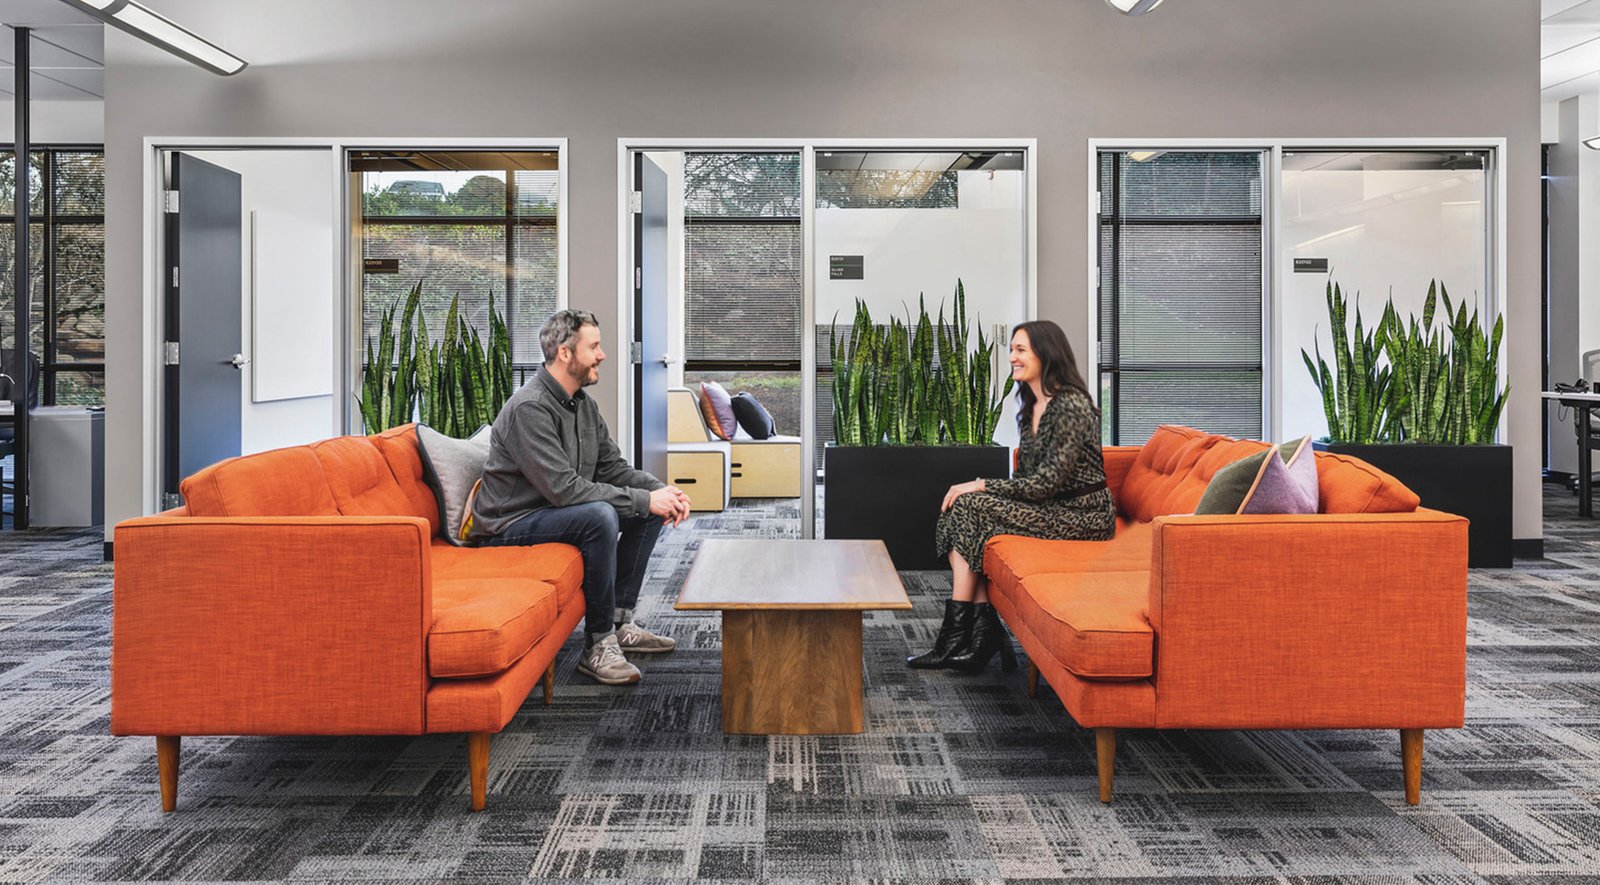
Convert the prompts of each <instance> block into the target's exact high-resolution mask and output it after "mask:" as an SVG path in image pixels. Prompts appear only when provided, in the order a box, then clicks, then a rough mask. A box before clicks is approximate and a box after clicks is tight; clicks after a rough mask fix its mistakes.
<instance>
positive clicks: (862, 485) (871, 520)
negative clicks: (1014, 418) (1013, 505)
mask: <svg viewBox="0 0 1600 885" xmlns="http://www.w3.org/2000/svg"><path fill="white" fill-rule="evenodd" d="M822 458H823V462H822V463H823V467H824V470H825V471H826V476H825V478H824V484H823V495H824V504H823V512H822V522H823V532H822V534H823V537H825V538H866V539H874V538H875V539H879V540H882V541H883V543H884V546H886V547H888V548H889V558H890V559H892V560H894V567H895V568H897V569H902V570H904V569H924V570H926V569H948V568H949V567H950V563H949V561H948V560H946V559H945V558H943V557H941V556H937V555H935V553H934V549H933V530H934V526H935V525H936V524H937V523H938V521H939V504H940V503H942V502H943V501H944V495H945V492H948V491H949V490H950V487H951V486H953V485H956V484H957V483H963V482H967V481H969V480H973V479H977V478H978V477H984V478H1004V477H1008V476H1010V475H1011V450H1010V449H1009V448H1007V447H1005V446H828V447H827V448H826V449H824V450H823V456H822Z"/></svg>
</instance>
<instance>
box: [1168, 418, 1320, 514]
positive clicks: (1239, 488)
mask: <svg viewBox="0 0 1600 885" xmlns="http://www.w3.org/2000/svg"><path fill="white" fill-rule="evenodd" d="M1309 445H1311V438H1310V437H1301V438H1300V439H1297V440H1295V441H1294V442H1286V443H1283V444H1282V445H1280V446H1278V447H1277V448H1278V453H1279V454H1280V455H1281V456H1282V457H1283V460H1284V461H1285V462H1287V461H1288V460H1289V459H1291V458H1293V457H1294V453H1295V452H1297V451H1299V450H1300V447H1301V446H1309ZM1271 454H1272V449H1270V448H1267V449H1262V450H1261V451H1259V452H1257V453H1255V454H1254V455H1246V456H1245V457H1243V458H1240V459H1239V460H1237V461H1235V462H1233V463H1232V464H1229V465H1228V466H1227V467H1224V468H1222V469H1221V470H1218V471H1217V472H1216V473H1215V474H1214V475H1212V477H1211V482H1210V483H1209V484H1207V485H1206V491H1205V494H1203V495H1201V496H1200V503H1199V504H1198V505H1196V506H1195V508H1194V512H1195V513H1196V514H1202V513H1238V512H1239V508H1240V507H1243V506H1244V500H1245V498H1246V497H1248V496H1249V494H1250V489H1251V487H1252V486H1254V485H1255V483H1256V477H1257V476H1258V475H1260V473H1261V462H1263V461H1265V460H1267V456H1269V455H1271ZM1306 454H1307V455H1308V456H1309V455H1310V454H1311V453H1310V452H1307V453H1306Z"/></svg>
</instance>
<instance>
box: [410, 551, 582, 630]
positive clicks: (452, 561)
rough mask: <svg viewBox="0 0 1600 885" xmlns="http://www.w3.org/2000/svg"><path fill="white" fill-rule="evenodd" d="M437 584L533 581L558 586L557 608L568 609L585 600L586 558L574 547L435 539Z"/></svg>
mask: <svg viewBox="0 0 1600 885" xmlns="http://www.w3.org/2000/svg"><path fill="white" fill-rule="evenodd" d="M428 552H429V553H430V554H431V556H432V558H433V579H434V581H435V582H437V581H447V580H467V579H481V578H490V579H492V578H523V579H527V578H533V579H535V580H539V581H544V582H545V583H547V584H551V585H553V586H554V587H555V594H556V608H557V609H558V610H560V611H562V612H565V611H566V610H567V606H568V605H571V604H572V602H573V600H574V599H576V600H579V604H581V600H582V599H583V591H582V587H581V585H582V583H583V557H582V556H580V555H579V554H578V548H576V547H574V546H572V545H571V544H535V545H533V546H531V547H457V546H455V545H454V544H451V543H449V542H447V541H443V540H436V541H434V543H433V544H432V545H431V546H430V548H429V551H428Z"/></svg>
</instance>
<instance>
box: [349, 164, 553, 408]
mask: <svg viewBox="0 0 1600 885" xmlns="http://www.w3.org/2000/svg"><path fill="white" fill-rule="evenodd" d="M350 168H351V173H352V174H353V175H355V176H357V178H358V182H357V183H358V184H359V186H360V188H361V257H362V259H363V262H364V272H363V273H362V281H361V327H362V339H363V340H362V342H361V344H360V347H361V350H362V352H363V353H364V352H365V340H366V339H367V338H368V337H373V336H376V334H377V329H378V323H379V318H380V317H381V316H382V314H383V311H384V310H385V309H387V308H388V307H389V306H390V305H391V304H394V303H396V302H397V301H403V299H404V298H405V296H406V294H407V293H409V292H410V291H411V288H412V287H413V286H415V285H417V284H418V283H419V282H420V283H421V284H422V314H423V319H424V322H426V323H427V326H428V333H429V335H430V336H431V337H432V338H433V339H434V340H435V341H437V340H439V338H440V336H441V335H442V334H443V332H444V325H445V318H446V316H447V315H448V313H449V310H450V302H451V299H452V298H453V297H455V296H457V295H459V296H460V310H461V311H462V316H463V317H464V318H465V319H466V320H467V322H468V323H470V324H471V325H473V326H475V327H476V328H477V329H478V330H479V334H480V335H483V336H484V337H487V335H488V330H489V303H490V299H491V297H492V298H493V301H494V306H495V309H496V310H498V311H500V313H501V315H502V316H504V317H505V318H506V323H507V326H508V327H509V329H510V334H511V353H512V362H513V364H514V365H515V366H516V367H517V368H518V369H520V370H521V371H522V374H524V375H526V374H527V373H528V370H530V369H531V368H532V367H534V366H537V365H538V364H539V363H542V362H543V361H544V356H543V354H542V353H541V352H540V350H539V329H540V327H542V326H543V325H544V322H545V320H546V319H548V318H549V317H550V315H551V314H552V313H554V312H555V311H556V309H557V307H558V302H559V298H560V295H559V266H558V249H557V243H558V239H557V231H556V210H557V199H558V195H559V193H560V174H561V173H560V169H559V165H558V159H557V155H556V152H555V151H519V152H474V151H432V152H417V151H360V152H356V153H353V154H352V155H351V166H350ZM519 380H520V379H519Z"/></svg>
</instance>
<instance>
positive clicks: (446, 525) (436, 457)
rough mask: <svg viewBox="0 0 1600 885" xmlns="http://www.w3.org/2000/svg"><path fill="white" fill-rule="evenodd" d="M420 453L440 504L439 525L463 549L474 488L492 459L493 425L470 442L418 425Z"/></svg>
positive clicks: (475, 435) (424, 478)
mask: <svg viewBox="0 0 1600 885" xmlns="http://www.w3.org/2000/svg"><path fill="white" fill-rule="evenodd" d="M417 451H418V452H419V453H420V454H421V455H422V478H423V480H424V481H425V482H427V483H428V487H429V488H431V489H433V497H434V498H435V499H436V500H437V501H438V502H439V525H440V527H441V529H442V531H443V534H444V536H445V538H446V539H448V540H449V541H450V543H452V544H454V545H456V546H457V547H463V546H465V545H466V542H465V541H464V540H463V539H462V537H461V534H462V532H461V525H462V523H463V522H465V520H466V515H467V504H468V502H469V500H470V497H471V495H472V487H473V486H475V485H477V484H478V480H479V479H480V478H481V477H482V476H483V464H484V462H485V461H488V460H489V425H487V424H485V425H483V426H482V427H480V428H478V432H477V433H474V434H473V435H471V436H469V437H467V438H466V439H456V438H455V437H453V436H445V435H444V434H442V433H440V432H439V431H437V430H434V429H433V428H432V427H429V426H427V425H426V424H418V425H417Z"/></svg>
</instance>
